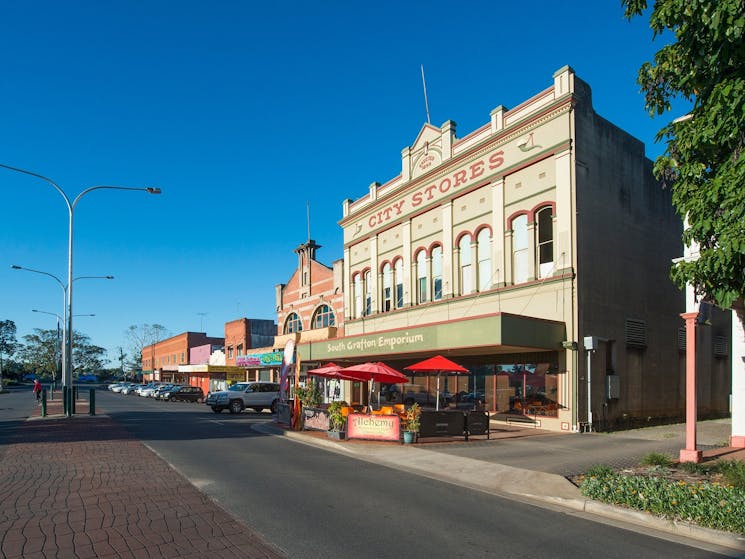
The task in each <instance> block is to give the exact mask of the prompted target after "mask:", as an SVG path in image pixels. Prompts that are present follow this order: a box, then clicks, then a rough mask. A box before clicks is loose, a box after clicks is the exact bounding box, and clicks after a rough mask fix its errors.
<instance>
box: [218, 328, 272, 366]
mask: <svg viewBox="0 0 745 559" xmlns="http://www.w3.org/2000/svg"><path fill="white" fill-rule="evenodd" d="M276 329H277V327H276V325H275V324H274V321H273V320H258V319H255V318H239V319H238V320H231V321H230V322H226V323H225V364H226V365H236V364H237V363H236V360H237V359H238V358H239V357H243V356H244V355H246V354H247V353H252V352H250V351H248V350H250V349H254V348H263V347H271V346H272V345H273V344H274V334H275V333H276Z"/></svg>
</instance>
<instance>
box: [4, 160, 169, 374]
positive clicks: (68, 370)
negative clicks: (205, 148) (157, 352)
mask: <svg viewBox="0 0 745 559" xmlns="http://www.w3.org/2000/svg"><path fill="white" fill-rule="evenodd" d="M0 167H2V168H4V169H8V170H9V171H15V172H16V173H22V174H24V175H29V176H32V177H36V178H38V179H41V180H43V181H45V182H47V183H49V184H50V185H52V187H54V189H55V190H56V191H57V192H59V193H60V196H62V198H63V199H64V200H65V205H66V206H67V214H68V229H67V301H66V309H65V310H66V314H67V317H66V318H67V327H66V328H65V363H64V366H63V368H62V377H63V378H62V381H63V384H64V385H65V386H69V387H72V316H73V314H72V292H73V277H72V265H73V250H72V249H73V231H74V228H73V225H74V217H75V208H76V207H77V205H78V202H80V200H81V198H83V196H85V195H86V194H88V193H90V192H93V191H94V190H132V191H141V192H147V193H148V194H160V193H161V190H160V188H153V187H145V188H135V187H129V186H91V187H89V188H86V189H85V190H83V191H82V192H81V193H80V194H78V195H77V196H76V197H75V198H74V199H72V200H70V198H69V196H67V194H66V193H65V191H64V190H62V188H61V187H60V186H59V185H58V184H57V183H55V182H54V181H53V180H52V179H50V178H48V177H45V176H44V175H40V174H38V173H34V172H32V171H27V170H25V169H20V168H18V167H11V166H10V165H5V164H3V163H0Z"/></svg>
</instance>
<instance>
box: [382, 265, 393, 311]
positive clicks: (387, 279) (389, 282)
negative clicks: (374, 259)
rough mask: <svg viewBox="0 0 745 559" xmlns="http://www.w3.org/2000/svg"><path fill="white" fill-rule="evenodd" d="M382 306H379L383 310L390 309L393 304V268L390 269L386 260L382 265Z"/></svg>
mask: <svg viewBox="0 0 745 559" xmlns="http://www.w3.org/2000/svg"><path fill="white" fill-rule="evenodd" d="M382 295H383V297H382V299H383V300H382V306H381V308H380V310H381V311H383V312H388V311H389V310H391V306H392V305H393V270H392V269H391V264H390V262H386V263H385V264H384V265H383V293H382Z"/></svg>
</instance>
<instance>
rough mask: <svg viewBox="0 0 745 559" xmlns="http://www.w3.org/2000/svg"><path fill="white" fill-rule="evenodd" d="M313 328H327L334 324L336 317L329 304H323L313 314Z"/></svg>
mask: <svg viewBox="0 0 745 559" xmlns="http://www.w3.org/2000/svg"><path fill="white" fill-rule="evenodd" d="M311 324H312V325H313V328H327V327H329V326H334V325H335V324H336V320H335V319H334V311H332V310H331V307H329V306H328V305H321V306H320V307H318V308H317V309H316V312H315V313H314V314H313V320H312V321H311Z"/></svg>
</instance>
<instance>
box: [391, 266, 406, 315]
mask: <svg viewBox="0 0 745 559" xmlns="http://www.w3.org/2000/svg"><path fill="white" fill-rule="evenodd" d="M393 278H394V282H395V285H396V300H395V304H396V308H397V309H400V308H402V307H403V306H404V261H403V260H402V259H400V258H399V259H398V260H396V264H395V266H394V269H393Z"/></svg>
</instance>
